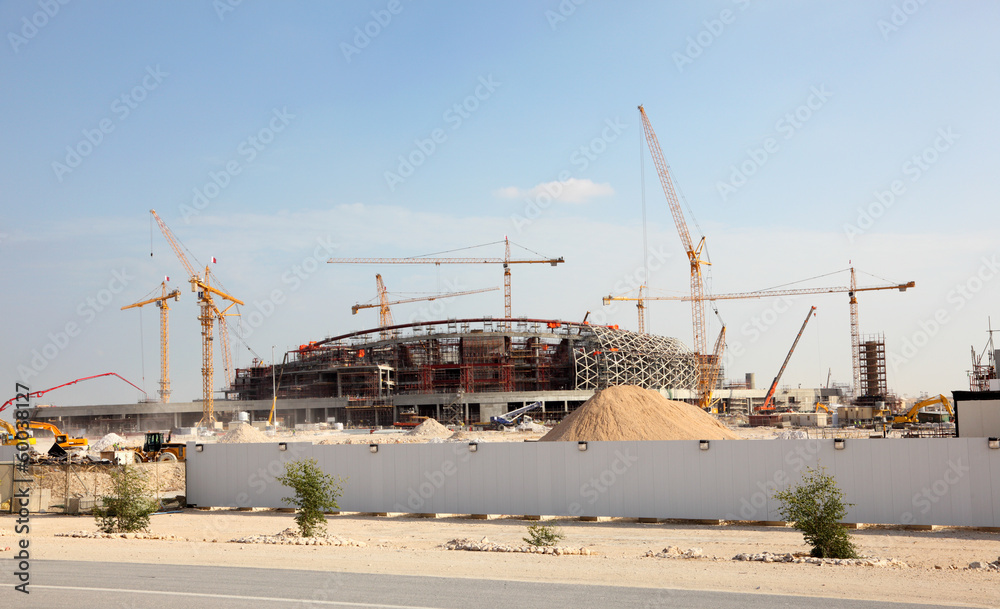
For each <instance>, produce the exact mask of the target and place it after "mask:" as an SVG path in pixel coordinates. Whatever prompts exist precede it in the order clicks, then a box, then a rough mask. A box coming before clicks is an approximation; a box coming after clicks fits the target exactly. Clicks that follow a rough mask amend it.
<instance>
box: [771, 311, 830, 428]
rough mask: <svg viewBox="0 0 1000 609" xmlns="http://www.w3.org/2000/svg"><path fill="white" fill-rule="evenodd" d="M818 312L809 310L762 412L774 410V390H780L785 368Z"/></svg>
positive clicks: (773, 383) (772, 384) (772, 385)
mask: <svg viewBox="0 0 1000 609" xmlns="http://www.w3.org/2000/svg"><path fill="white" fill-rule="evenodd" d="M815 312H816V307H812V308H810V309H809V312H808V313H806V319H805V321H803V322H802V327H801V328H799V333H798V334H796V335H795V341H794V342H792V348H791V349H789V350H788V355H786V356H785V361H784V362H783V363H782V364H781V369H780V370H778V375H777V376H775V377H774V382H772V383H771V388H770V389H768V390H767V397H765V398H764V405H763V406H761V407H760V409H761V411H764V412H770V411H773V410H774V390H775V389H777V388H778V381H779V380H781V375H782V374H783V373H784V372H785V367H786V366H788V360H790V359H792V353H795V346H796V345H798V344H799V339H800V338H802V333H803V332H805V330H806V324H808V323H809V320H810V319H811V318H812V316H813V314H814V313H815Z"/></svg>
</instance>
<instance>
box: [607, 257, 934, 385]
mask: <svg viewBox="0 0 1000 609" xmlns="http://www.w3.org/2000/svg"><path fill="white" fill-rule="evenodd" d="M850 271H851V284H850V286H835V287H827V288H793V289H788V290H760V291H757V292H733V293H729V294H709V295H708V296H706V297H705V300H739V299H750V298H767V297H770V296H801V295H805V294H837V293H847V294H848V295H849V296H850V308H851V349H852V350H853V354H852V357H851V359H852V365H853V369H854V394H855V395H858V394H859V393H860V391H861V363H860V359H859V358H860V354H859V351H858V347H859V345H860V338H859V333H858V299H857V293H858V292H870V291H875V290H899V291H900V292H905V291H906V290H907V288H912V287H914V286H916V285H917V284H916V282H913V281H908V282H906V283H900V284H895V285H879V286H863V287H858V286H857V281H856V278H855V273H854V267H850ZM692 299H693V297H692V296H645V297H644V300H647V301H648V300H681V301H687V300H692ZM612 300H636V299H635V298H634V297H629V296H605V297H604V304H608V303H609V302H611V301H612Z"/></svg>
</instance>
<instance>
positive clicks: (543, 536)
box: [521, 524, 565, 547]
mask: <svg viewBox="0 0 1000 609" xmlns="http://www.w3.org/2000/svg"><path fill="white" fill-rule="evenodd" d="M528 535H529V537H522V538H521V539H523V540H524V541H525V543H528V544H529V545H533V546H541V547H547V546H554V545H556V544H557V543H558V542H559V540H560V539H562V538H563V537H565V535H563V534H562V531H560V530H559V529H557V528H556V527H547V526H544V525H540V524H536V525H534V526H530V527H528Z"/></svg>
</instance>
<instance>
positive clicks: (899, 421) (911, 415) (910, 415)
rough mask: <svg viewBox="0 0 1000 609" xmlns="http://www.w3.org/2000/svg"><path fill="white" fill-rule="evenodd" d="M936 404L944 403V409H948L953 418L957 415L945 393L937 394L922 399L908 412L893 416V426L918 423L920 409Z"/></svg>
mask: <svg viewBox="0 0 1000 609" xmlns="http://www.w3.org/2000/svg"><path fill="white" fill-rule="evenodd" d="M934 404H941V405H943V406H944V409H945V410H946V411H948V415H949V416H951V417H952V418H954V417H955V412H954V411H953V410H952V409H951V402H949V401H948V398H946V397H944V396H943V395H936V396H934V397H932V398H927V399H925V400H920V401H919V402H917V403H916V404H914V405H913V407H912V408H910V410H909V411H908V412H907V413H906V414H902V415H896V416H895V417H893V419H892V426H893V427H904V426H906V425H914V424H916V423H918V422H919V419H918V416H917V415H918V414H919V413H920V410H921V409H923V408H926V407H927V406H933V405H934Z"/></svg>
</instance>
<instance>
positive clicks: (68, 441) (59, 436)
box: [28, 421, 88, 450]
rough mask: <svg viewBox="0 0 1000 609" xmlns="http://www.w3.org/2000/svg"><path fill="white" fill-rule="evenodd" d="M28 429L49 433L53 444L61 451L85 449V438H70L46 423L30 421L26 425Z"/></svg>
mask: <svg viewBox="0 0 1000 609" xmlns="http://www.w3.org/2000/svg"><path fill="white" fill-rule="evenodd" d="M28 427H30V428H31V429H44V430H46V431H48V432H51V433H52V437H53V438H54V439H55V443H56V444H57V445H59V447H60V448H62V449H63V450H68V449H76V448H82V449H86V448H87V444H88V443H87V438H71V437H69V436H68V435H66V434H64V433H63V432H62V430H60V429H59V428H58V427H56V426H55V425H53V424H52V423H46V422H44V421H31V422H30V423H28Z"/></svg>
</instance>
